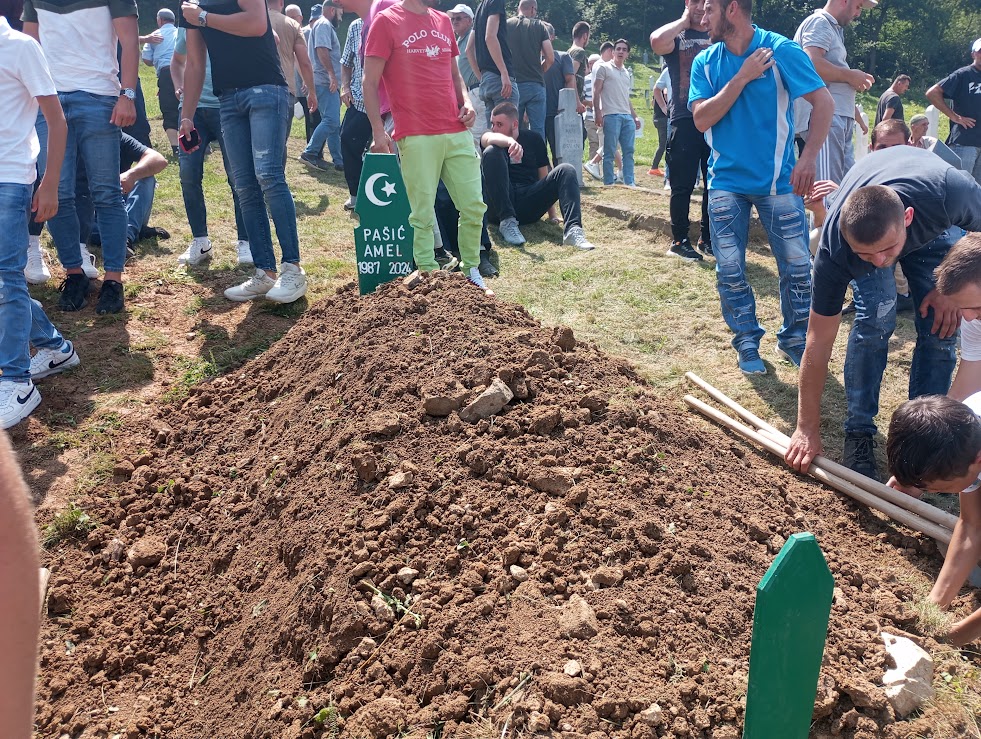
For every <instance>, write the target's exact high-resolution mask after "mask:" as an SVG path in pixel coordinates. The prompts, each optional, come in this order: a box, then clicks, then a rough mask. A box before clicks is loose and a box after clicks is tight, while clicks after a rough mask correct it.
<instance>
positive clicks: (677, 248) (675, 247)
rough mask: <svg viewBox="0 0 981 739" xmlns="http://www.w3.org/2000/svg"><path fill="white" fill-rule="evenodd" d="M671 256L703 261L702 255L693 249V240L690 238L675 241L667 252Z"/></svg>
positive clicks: (685, 259)
mask: <svg viewBox="0 0 981 739" xmlns="http://www.w3.org/2000/svg"><path fill="white" fill-rule="evenodd" d="M665 253H666V254H667V255H668V256H669V257H679V258H681V259H683V260H684V261H686V262H701V261H702V255H701V254H699V253H698V252H697V251H695V250H694V249H692V247H691V242H690V241H689V240H688V239H682V240H681V241H675V242H674V243H673V244H671V248H670V249H668V250H667V252H665Z"/></svg>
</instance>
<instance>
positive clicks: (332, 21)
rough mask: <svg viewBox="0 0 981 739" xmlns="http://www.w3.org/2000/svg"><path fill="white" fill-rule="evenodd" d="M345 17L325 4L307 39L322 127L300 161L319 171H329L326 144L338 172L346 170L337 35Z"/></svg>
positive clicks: (319, 126)
mask: <svg viewBox="0 0 981 739" xmlns="http://www.w3.org/2000/svg"><path fill="white" fill-rule="evenodd" d="M342 13H343V11H342V10H341V9H340V6H338V5H335V4H334V3H332V2H326V3H324V5H323V14H324V15H323V18H322V19H321V20H319V21H317V22H316V23H315V24H314V25H313V26H311V30H310V38H309V39H307V47H308V48H309V50H310V62H311V63H312V64H313V86H314V88H315V91H316V93H317V105H318V107H319V109H320V125H318V126H317V127H316V128H315V129H314V131H313V134H312V135H311V136H310V140H309V141H308V142H307V148H306V149H305V150H304V151H303V153H302V154H300V161H303V162H305V163H307V164H309V165H310V166H311V167H314V168H316V169H327V168H328V165H327V163H326V162H325V161H324V160H323V158H322V157H321V152H322V151H323V150H324V143H325V142H326V144H327V148H328V149H330V156H331V159H333V160H334V169H337V170H343V169H344V155H343V153H342V152H341V94H340V86H341V42H340V39H338V38H337V31H336V27H337V25H338V24H339V23H340V21H341V15H342Z"/></svg>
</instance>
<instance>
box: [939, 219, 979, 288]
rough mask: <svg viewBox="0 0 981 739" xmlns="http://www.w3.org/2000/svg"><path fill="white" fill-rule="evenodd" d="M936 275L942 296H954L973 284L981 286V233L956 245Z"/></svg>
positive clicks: (970, 236)
mask: <svg viewBox="0 0 981 739" xmlns="http://www.w3.org/2000/svg"><path fill="white" fill-rule="evenodd" d="M934 274H935V275H936V278H937V292H939V293H940V294H941V295H953V294H954V293H958V292H960V291H961V290H963V289H964V288H965V287H967V286H968V285H971V284H974V285H981V233H977V232H975V233H969V234H967V235H966V236H965V237H964V238H962V239H961V240H960V241H958V242H957V243H956V244H954V245H953V246H952V247H951V249H950V251H949V252H947V256H945V257H944V260H943V261H942V262H941V263H940V266H939V267H937V269H936V271H935V272H934Z"/></svg>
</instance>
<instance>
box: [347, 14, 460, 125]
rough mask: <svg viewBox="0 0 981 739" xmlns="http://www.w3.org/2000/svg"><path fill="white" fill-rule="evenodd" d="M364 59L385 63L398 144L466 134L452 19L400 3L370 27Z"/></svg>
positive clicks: (387, 86)
mask: <svg viewBox="0 0 981 739" xmlns="http://www.w3.org/2000/svg"><path fill="white" fill-rule="evenodd" d="M364 53H365V56H366V57H368V56H376V57H379V58H381V59H384V60H385V71H384V72H383V73H382V79H383V80H384V81H385V89H386V90H387V91H388V98H389V102H390V103H391V106H392V116H393V118H394V119H395V134H394V136H393V138H394V139H395V140H396V141H398V140H400V139H404V138H405V137H406V136H434V135H438V134H444V133H458V132H460V131H466V130H467V127H466V126H464V125H463V123H461V122H460V120H459V117H458V116H459V115H460V108H459V106H458V105H457V102H456V89H455V88H454V86H453V65H455V64H456V59H455V58H456V57H457V56H458V55H459V53H460V52H459V49H457V45H456V38H455V37H454V35H453V27H452V25H451V24H450V19H449V16H447V15H446V14H445V13H441V12H439V11H438V10H433V9H432V8H430V9H429V10H428V12H427V13H426V14H425V15H420V14H418V13H412V12H409V11H407V10H406V9H405V7H404V6H402V5H401V4H399V5H393V6H392V7H390V8H387V9H386V10H384V11H383V12H381V13H379V14H378V15H377V16H376V17H375V18H374V20H373V21H372V24H371V32H370V33H369V34H368V42H367V44H366V46H365V52H364Z"/></svg>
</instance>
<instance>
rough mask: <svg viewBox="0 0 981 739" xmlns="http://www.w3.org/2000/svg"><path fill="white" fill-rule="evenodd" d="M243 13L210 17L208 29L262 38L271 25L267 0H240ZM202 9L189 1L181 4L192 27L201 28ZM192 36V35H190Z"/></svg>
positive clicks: (210, 15) (185, 17) (185, 0)
mask: <svg viewBox="0 0 981 739" xmlns="http://www.w3.org/2000/svg"><path fill="white" fill-rule="evenodd" d="M238 6H239V8H241V9H242V12H241V13H232V14H231V15H217V14H214V13H212V14H209V15H208V28H214V29H215V30H216V31H223V32H224V33H230V34H231V35H232V36H262V35H263V34H264V33H265V32H266V28H267V27H268V24H269V16H268V11H267V10H266V3H265V0H238ZM201 10H202V9H201V8H200V7H199V6H198V5H197V4H196V3H190V2H188V1H187V0H184V2H183V3H182V4H181V13H182V14H183V15H184V19H185V20H186V21H187V22H188V23H189V24H190V25H192V26H199V25H200V24H199V23H198V16H199V15H200V14H201ZM188 35H190V34H188Z"/></svg>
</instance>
